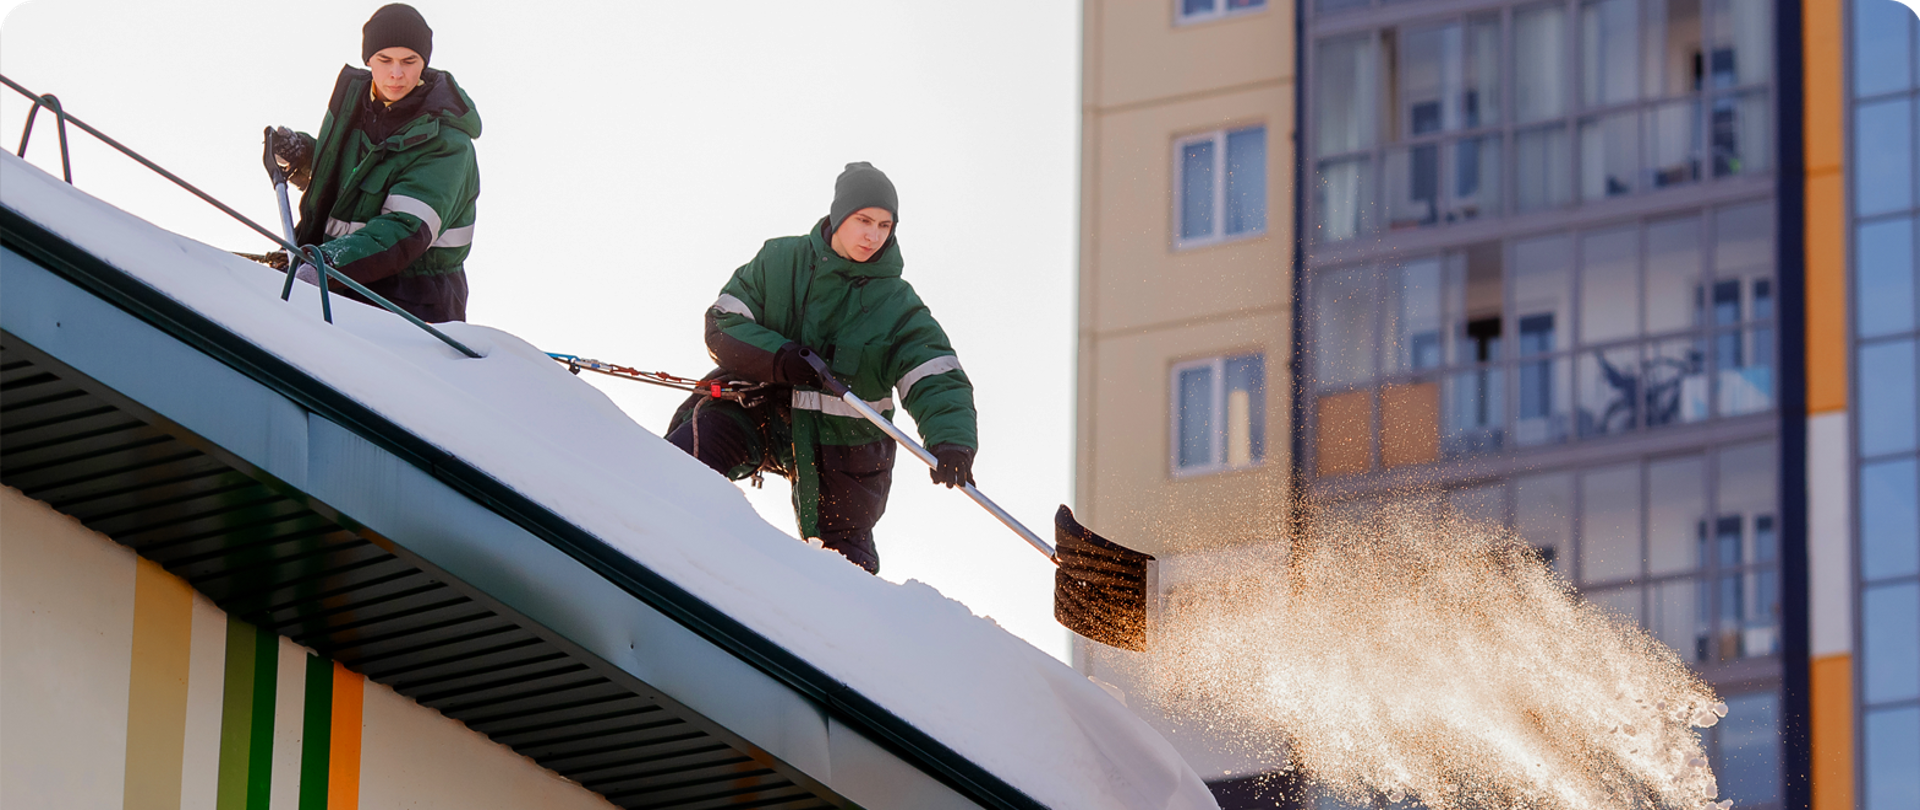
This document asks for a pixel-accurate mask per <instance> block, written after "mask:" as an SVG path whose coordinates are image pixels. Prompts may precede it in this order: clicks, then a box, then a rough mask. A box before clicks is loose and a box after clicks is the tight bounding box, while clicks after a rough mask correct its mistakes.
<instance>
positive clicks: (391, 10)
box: [360, 3, 433, 65]
mask: <svg viewBox="0 0 1920 810" xmlns="http://www.w3.org/2000/svg"><path fill="white" fill-rule="evenodd" d="M394 47H399V48H412V49H413V52H414V53H417V54H420V61H421V62H432V61H433V29H431V28H428V27H427V18H425V17H422V16H420V12H418V11H415V10H414V8H413V6H409V5H407V4H406V3H388V4H386V5H384V6H381V7H380V10H379V11H376V12H374V13H373V16H372V17H368V18H367V24H366V25H364V26H361V28H360V64H363V65H364V64H366V63H368V62H372V61H373V55H374V54H376V53H379V52H381V51H383V50H386V49H388V48H394Z"/></svg>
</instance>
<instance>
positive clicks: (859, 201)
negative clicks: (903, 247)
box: [827, 160, 900, 236]
mask: <svg viewBox="0 0 1920 810" xmlns="http://www.w3.org/2000/svg"><path fill="white" fill-rule="evenodd" d="M862 208H884V209H886V211H887V213H889V214H892V215H893V222H894V224H896V225H898V224H900V195H899V194H896V193H894V190H893V181H892V180H888V179H887V175H886V173H885V172H882V171H880V170H879V169H876V168H874V167H873V164H871V163H868V162H866V161H864V160H863V161H860V162H858V163H849V164H847V169H846V171H843V172H841V173H840V179H838V180H835V181H833V207H832V208H830V209H828V210H827V234H828V235H829V236H831V235H832V234H833V233H834V232H835V231H838V230H840V223H842V222H845V221H846V220H847V216H848V215H849V214H852V213H853V212H855V211H858V210H860V209H862Z"/></svg>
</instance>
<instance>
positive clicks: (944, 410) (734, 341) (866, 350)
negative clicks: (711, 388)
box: [667, 163, 979, 573]
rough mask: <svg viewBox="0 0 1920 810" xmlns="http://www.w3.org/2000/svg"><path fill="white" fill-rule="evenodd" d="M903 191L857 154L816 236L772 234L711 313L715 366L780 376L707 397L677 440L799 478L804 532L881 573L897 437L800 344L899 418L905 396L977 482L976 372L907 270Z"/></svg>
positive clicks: (723, 464) (732, 469)
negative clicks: (754, 398) (898, 227)
mask: <svg viewBox="0 0 1920 810" xmlns="http://www.w3.org/2000/svg"><path fill="white" fill-rule="evenodd" d="M899 212H900V204H899V197H898V195H897V194H896V193H895V191H894V188H893V183H892V181H890V180H888V179H887V176H886V175H885V174H883V173H881V171H880V170H879V169H876V168H874V167H873V166H872V165H870V164H867V163H849V164H847V168H846V171H844V172H842V173H841V175H840V178H839V179H838V180H837V181H835V183H834V198H833V205H832V207H831V208H830V209H829V214H828V216H827V217H826V218H825V219H822V220H820V222H819V223H818V224H816V225H815V226H814V228H813V230H812V231H811V232H809V233H808V234H807V235H805V236H788V237H783V238H779V239H772V240H769V241H768V242H767V243H766V245H765V246H764V247H762V248H761V249H760V253H759V255H756V256H754V257H753V261H751V262H748V263H747V264H746V266H744V267H741V268H740V269H738V270H735V271H734V273H733V278H731V279H729V280H728V281H727V283H726V286H724V287H722V288H721V290H720V298H719V300H717V301H715V302H714V304H713V306H712V307H711V308H710V309H708V310H707V328H706V340H707V349H708V351H709V352H711V353H712V355H713V358H714V361H715V362H717V363H719V364H720V369H719V370H718V371H716V372H715V376H717V377H725V378H728V379H738V380H751V381H756V382H763V383H770V384H772V385H773V386H775V388H774V389H772V390H773V391H774V392H775V394H774V395H773V396H770V397H768V401H767V402H766V403H765V404H761V405H758V406H755V407H744V406H742V405H740V404H737V403H734V402H730V401H726V400H719V399H711V398H707V397H706V395H705V394H696V395H695V396H694V397H693V398H692V399H689V400H688V401H687V404H685V405H683V406H681V408H680V411H679V412H678V413H676V414H674V420H673V426H672V428H671V429H670V430H669V431H668V435H667V438H668V440H669V441H671V442H673V443H674V444H675V445H677V446H679V447H680V449H682V450H685V451H687V452H688V453H690V454H692V455H693V456H694V457H695V458H698V459H700V460H701V461H702V462H705V463H706V464H707V466H709V467H712V468H713V469H715V470H718V471H719V472H720V473H721V474H723V475H726V476H727V477H729V478H732V479H734V480H739V479H741V478H745V477H748V476H751V475H754V474H756V473H759V472H761V471H763V470H766V471H772V472H775V473H777V474H781V475H785V476H788V477H789V478H791V479H792V480H793V484H794V486H793V506H794V511H795V513H796V515H797V517H798V518H799V523H800V532H801V536H802V537H809V538H819V539H820V541H821V542H822V543H823V544H824V545H825V546H826V547H827V548H830V549H833V550H834V551H838V552H840V553H841V554H842V555H844V556H846V558H847V559H849V560H851V561H853V563H854V564H856V565H859V566H860V567H862V568H865V569H866V570H867V571H868V572H871V573H879V571H880V556H879V554H878V553H877V552H876V551H875V550H874V546H873V527H874V524H876V523H878V522H880V516H881V514H882V513H884V512H885V511H886V508H887V490H888V488H889V486H890V484H891V482H892V479H893V458H894V443H893V440H892V439H890V438H888V437H887V435H886V433H884V432H882V431H881V430H880V429H879V428H878V427H875V426H874V425H873V424H872V423H870V422H868V421H867V420H865V419H863V418H861V416H860V415H859V413H858V412H857V411H855V410H854V409H853V408H851V407H848V406H847V404H846V403H845V402H842V401H841V400H840V399H839V398H837V397H835V396H833V395H832V394H828V393H823V392H822V391H821V390H820V378H819V376H818V375H817V374H816V373H815V371H814V369H813V367H812V366H810V365H808V363H807V362H806V361H805V360H804V359H803V358H802V357H801V356H800V351H801V350H802V349H803V348H804V349H812V350H813V351H814V353H816V354H818V355H820V356H821V357H822V358H824V359H825V360H826V362H827V364H828V366H829V368H830V369H831V371H832V372H833V374H834V376H836V377H838V378H840V380H841V381H842V382H844V383H845V384H846V385H847V387H848V388H850V389H852V391H853V393H854V394H855V395H856V396H859V397H860V398H862V399H864V400H866V401H867V403H868V404H869V405H872V406H873V408H874V410H877V411H879V412H881V413H882V414H884V415H887V416H888V417H889V418H891V416H892V413H893V409H894V404H895V400H894V398H893V393H894V392H895V391H898V393H899V400H898V401H899V403H900V404H902V405H904V406H906V409H907V412H908V413H911V414H913V420H914V422H915V423H916V424H917V425H919V428H920V436H921V439H922V440H923V441H924V442H925V444H926V445H927V448H928V449H929V450H931V451H932V452H933V454H934V455H935V456H936V457H938V458H939V461H940V465H939V466H938V467H937V468H936V469H934V470H933V481H934V483H936V484H945V485H946V486H949V487H956V486H960V485H962V484H970V483H973V456H974V451H975V448H977V447H979V440H978V439H977V438H976V433H975V413H974V408H973V383H972V382H970V381H968V380H967V375H966V372H964V371H962V370H961V369H960V360H959V358H957V357H956V356H955V355H954V351H953V347H952V346H951V345H949V343H948V341H947V334H946V332H944V331H942V330H941V328H940V323H939V322H938V321H936V320H934V319H933V313H931V312H929V311H928V310H927V306H926V304H923V303H921V301H920V296H919V295H917V294H915V293H914V291H913V287H912V286H911V285H909V284H908V283H907V282H906V280H905V279H902V278H901V277H900V272H901V269H902V267H903V261H902V259H901V257H900V244H899V242H898V240H896V239H895V238H894V235H893V227H894V224H895V223H897V222H898V221H899Z"/></svg>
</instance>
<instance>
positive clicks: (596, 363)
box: [547, 352, 767, 408]
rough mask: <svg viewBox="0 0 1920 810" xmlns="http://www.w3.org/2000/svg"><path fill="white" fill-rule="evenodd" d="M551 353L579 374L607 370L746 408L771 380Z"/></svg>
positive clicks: (756, 400)
mask: <svg viewBox="0 0 1920 810" xmlns="http://www.w3.org/2000/svg"><path fill="white" fill-rule="evenodd" d="M547 356H548V357H551V358H553V359H554V360H557V361H559V362H560V364H561V365H564V366H566V367H567V370H568V371H571V372H573V373H575V374H579V373H580V372H581V371H592V372H596V373H599V374H605V375H607V376H609V377H619V378H620V379H623V380H633V381H634V382H643V383H646V384H648V385H658V386H660V387H662V388H672V389H675V390H679V391H686V392H688V393H701V394H706V395H707V399H725V400H731V401H733V402H737V403H739V404H740V406H741V407H744V408H752V407H756V406H758V405H759V404H760V403H762V402H765V401H766V400H767V395H766V393H765V391H766V388H767V383H760V382H747V381H745V380H705V379H694V378H692V377H681V376H679V375H676V374H668V373H667V372H664V371H641V370H640V369H637V368H634V367H632V366H623V365H620V364H618V363H608V362H605V361H601V360H593V359H590V358H586V357H581V356H579V355H577V354H558V353H555V352H547Z"/></svg>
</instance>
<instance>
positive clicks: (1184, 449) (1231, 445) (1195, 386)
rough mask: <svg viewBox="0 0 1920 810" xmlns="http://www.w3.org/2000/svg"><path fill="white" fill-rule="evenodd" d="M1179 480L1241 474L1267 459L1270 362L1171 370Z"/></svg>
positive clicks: (1193, 364)
mask: <svg viewBox="0 0 1920 810" xmlns="http://www.w3.org/2000/svg"><path fill="white" fill-rule="evenodd" d="M1172 382H1173V386H1172V387H1173V402H1172V410H1173V436H1174V440H1173V447H1172V451H1173V452H1172V461H1173V473H1174V474H1175V475H1182V476H1183V475H1195V474H1200V473H1211V472H1220V471H1222V470H1237V469H1243V468H1246V467H1252V466H1255V465H1258V464H1259V463H1260V462H1261V461H1262V460H1263V459H1265V458H1266V444H1267V416H1266V402H1267V394H1266V387H1267V381H1266V361H1265V360H1264V359H1263V358H1262V357H1261V355H1258V354H1242V355H1234V356H1231V357H1213V358H1208V359H1205V360H1192V361H1188V362H1185V363H1180V364H1178V365H1176V366H1174V367H1173V376H1172Z"/></svg>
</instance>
